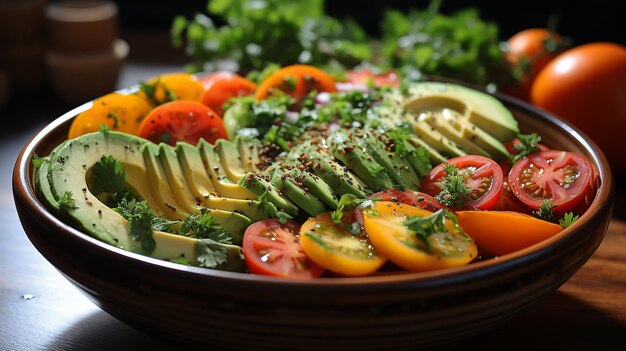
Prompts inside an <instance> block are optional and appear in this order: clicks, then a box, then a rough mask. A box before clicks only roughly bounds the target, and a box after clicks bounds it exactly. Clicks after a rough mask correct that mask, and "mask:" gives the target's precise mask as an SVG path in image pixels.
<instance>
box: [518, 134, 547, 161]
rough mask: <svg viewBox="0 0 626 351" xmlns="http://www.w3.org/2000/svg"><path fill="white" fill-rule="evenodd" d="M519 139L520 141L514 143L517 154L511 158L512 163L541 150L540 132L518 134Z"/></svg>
mask: <svg viewBox="0 0 626 351" xmlns="http://www.w3.org/2000/svg"><path fill="white" fill-rule="evenodd" d="M517 139H518V140H519V141H520V142H519V143H516V144H513V149H514V150H515V155H513V157H512V158H511V164H515V163H516V162H517V161H519V160H521V159H523V158H524V157H526V156H528V155H530V154H532V153H533V152H537V151H539V146H538V145H539V142H540V141H541V137H540V136H539V135H538V134H536V133H531V134H518V135H517Z"/></svg>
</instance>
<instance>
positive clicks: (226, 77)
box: [200, 73, 256, 116]
mask: <svg viewBox="0 0 626 351" xmlns="http://www.w3.org/2000/svg"><path fill="white" fill-rule="evenodd" d="M211 77H212V78H211ZM203 82H204V83H205V85H204V87H205V91H204V94H202V97H201V98H200V102H202V103H203V104H205V105H207V106H208V107H210V108H211V109H212V110H213V111H215V112H217V114H218V115H220V116H224V109H223V106H224V104H225V103H226V102H227V101H228V100H230V99H231V98H233V97H237V96H244V95H252V94H254V90H255V89H256V84H254V82H252V81H250V80H248V79H246V78H243V77H241V76H239V75H237V74H234V73H231V74H227V73H215V74H213V75H210V76H208V77H207V78H206V79H205V80H203Z"/></svg>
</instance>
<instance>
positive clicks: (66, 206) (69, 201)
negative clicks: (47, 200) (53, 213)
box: [59, 191, 78, 212]
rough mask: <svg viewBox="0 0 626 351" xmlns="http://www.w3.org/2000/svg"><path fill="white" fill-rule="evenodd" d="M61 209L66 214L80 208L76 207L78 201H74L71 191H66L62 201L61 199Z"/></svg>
mask: <svg viewBox="0 0 626 351" xmlns="http://www.w3.org/2000/svg"><path fill="white" fill-rule="evenodd" d="M59 207H60V208H61V210H63V211H65V212H69V211H72V210H75V209H77V208H78V207H77V206H76V201H75V200H74V198H73V195H72V192H71V191H66V192H64V193H63V195H62V196H61V199H59Z"/></svg>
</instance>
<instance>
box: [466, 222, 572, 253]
mask: <svg viewBox="0 0 626 351" xmlns="http://www.w3.org/2000/svg"><path fill="white" fill-rule="evenodd" d="M457 218H458V219H459V224H460V225H461V226H462V227H463V228H464V229H465V231H467V234H469V235H470V236H471V237H473V238H474V240H476V242H477V243H478V245H480V246H481V247H482V248H484V249H485V250H487V251H489V252H490V253H492V254H494V255H505V254H508V253H511V252H513V251H517V250H521V249H523V248H525V247H528V246H531V245H533V244H536V243H538V242H540V241H542V240H545V239H547V238H549V237H551V236H553V235H555V234H557V233H559V232H560V231H561V230H563V228H562V227H561V226H560V225H558V224H554V223H550V222H546V221H543V220H541V219H538V218H535V217H532V216H529V215H526V214H523V213H518V212H509V211H460V212H457Z"/></svg>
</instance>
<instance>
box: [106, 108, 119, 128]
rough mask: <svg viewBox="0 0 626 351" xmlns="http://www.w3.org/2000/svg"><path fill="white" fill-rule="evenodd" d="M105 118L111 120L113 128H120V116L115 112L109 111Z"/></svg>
mask: <svg viewBox="0 0 626 351" xmlns="http://www.w3.org/2000/svg"><path fill="white" fill-rule="evenodd" d="M107 118H113V128H119V127H120V116H119V115H118V114H117V112H115V111H109V113H108V114H107Z"/></svg>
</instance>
